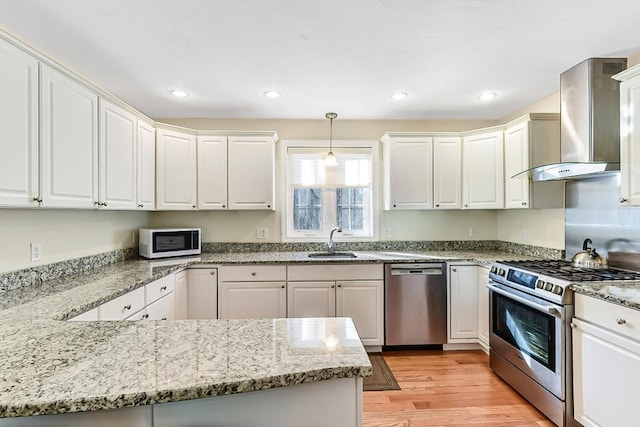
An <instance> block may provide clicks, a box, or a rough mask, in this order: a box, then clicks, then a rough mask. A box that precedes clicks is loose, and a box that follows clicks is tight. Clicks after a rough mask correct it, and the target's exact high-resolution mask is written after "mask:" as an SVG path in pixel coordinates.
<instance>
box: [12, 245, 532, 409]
mask: <svg viewBox="0 0 640 427" xmlns="http://www.w3.org/2000/svg"><path fill="white" fill-rule="evenodd" d="M357 255H358V256H357V258H355V259H345V260H339V261H338V260H327V259H309V258H308V257H307V253H302V252H260V253H223V254H202V256H200V257H198V258H196V259H191V258H189V259H182V260H179V259H177V260H176V259H174V260H171V261H170V262H169V264H171V265H165V264H167V262H166V261H160V262H153V261H147V260H131V261H123V262H118V263H115V264H112V265H109V266H106V267H101V268H98V269H95V270H92V271H90V272H88V273H83V274H77V275H72V276H66V277H61V278H58V279H55V280H49V281H44V282H42V283H39V284H37V285H32V286H26V287H21V288H18V289H14V290H11V291H6V292H4V293H2V296H1V298H0V417H14V416H28V415H41V414H56V413H64V412H77V411H88V410H97V409H107V408H119V407H124V406H139V405H148V404H154V403H164V402H171V401H180V400H187V399H193V398H200V397H207V396H217V395H223V394H233V393H241V392H247V391H254V390H261V389H267V388H273V387H281V386H286V385H293V384H299V383H304V382H313V381H319V380H324V379H329V378H342V377H356V376H367V375H370V373H371V365H370V363H369V359H368V357H367V355H366V352H365V350H364V348H363V346H362V344H361V342H360V340H359V338H358V336H357V333H356V330H355V327H354V326H353V323H352V321H351V320H350V319H344V318H331V319H263V320H176V321H166V322H158V321H140V322H128V321H120V322H113V321H112V322H104V321H96V322H66V321H64V320H66V319H69V318H71V317H73V316H75V315H77V314H79V313H82V312H84V311H87V310H89V309H91V308H94V307H97V306H99V305H100V304H102V303H104V302H106V301H109V300H111V299H113V298H115V297H117V296H120V295H123V294H125V293H127V292H130V291H131V290H133V289H136V288H139V287H141V286H144V285H145V284H147V283H150V282H152V281H154V280H157V279H159V278H161V277H164V276H165V275H167V274H170V273H171V272H174V271H177V270H179V269H182V268H184V267H185V266H187V265H191V264H207V265H212V266H213V265H223V264H255V263H271V264H280V263H282V264H292V263H315V264H317V263H326V262H332V263H335V262H339V263H354V262H356V263H363V262H366V263H371V262H375V263H381V262H425V261H469V262H479V263H488V262H491V261H495V260H499V259H500V260H502V259H525V258H530V257H527V256H523V255H515V254H512V253H505V252H466V251H448V252H421V253H417V254H413V255H407V254H403V253H392V252H357ZM176 262H177V264H176ZM302 330H304V331H305V333H304V334H302V333H301V331H302ZM320 330H324V331H326V333H325V334H324V335H323V336H315V335H314V334H312V335H313V336H312V337H311V338H309V337H308V336H309V332H310V331H313V332H314V333H315V331H320ZM327 334H331V335H332V336H335V337H336V338H338V340H339V341H338V345H337V346H336V348H335V349H332V348H328V346H327V345H326V344H325V341H324V338H326V336H327ZM316 335H317V333H316Z"/></svg>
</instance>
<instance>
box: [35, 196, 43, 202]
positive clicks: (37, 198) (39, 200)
mask: <svg viewBox="0 0 640 427" xmlns="http://www.w3.org/2000/svg"><path fill="white" fill-rule="evenodd" d="M33 201H34V202H38V203H42V197H34V198H33Z"/></svg>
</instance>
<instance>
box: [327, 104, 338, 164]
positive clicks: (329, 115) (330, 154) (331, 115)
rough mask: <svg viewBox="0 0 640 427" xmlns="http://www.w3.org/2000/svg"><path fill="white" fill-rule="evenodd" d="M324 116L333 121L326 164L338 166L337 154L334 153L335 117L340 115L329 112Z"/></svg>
mask: <svg viewBox="0 0 640 427" xmlns="http://www.w3.org/2000/svg"><path fill="white" fill-rule="evenodd" d="M324 116H325V117H326V118H327V119H329V120H330V121H331V128H330V133H329V152H328V153H327V156H326V157H325V158H324V164H325V166H338V160H337V159H336V155H335V154H333V119H335V118H336V117H338V115H337V114H336V113H327V114H325V115H324Z"/></svg>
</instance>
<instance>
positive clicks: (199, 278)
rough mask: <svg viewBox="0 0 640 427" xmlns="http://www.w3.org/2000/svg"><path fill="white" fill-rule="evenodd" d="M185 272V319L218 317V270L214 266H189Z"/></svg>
mask: <svg viewBox="0 0 640 427" xmlns="http://www.w3.org/2000/svg"><path fill="white" fill-rule="evenodd" d="M186 273H187V317H185V318H186V319H217V318H218V272H217V269H215V268H190V269H189V270H187V271H186Z"/></svg>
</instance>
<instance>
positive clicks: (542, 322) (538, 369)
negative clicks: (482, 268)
mask: <svg viewBox="0 0 640 427" xmlns="http://www.w3.org/2000/svg"><path fill="white" fill-rule="evenodd" d="M603 280H607V281H609V280H640V273H635V272H633V271H628V270H620V269H615V268H609V269H597V270H594V269H586V268H576V267H574V266H572V265H571V263H570V262H569V261H565V260H530V261H503V262H498V263H494V264H493V265H492V266H491V270H490V271H489V283H488V284H487V287H488V288H489V295H490V302H489V305H490V313H491V314H490V321H491V324H490V333H489V346H490V352H489V354H490V365H491V368H492V369H493V371H494V372H495V373H496V374H498V375H499V376H500V377H501V378H502V379H503V380H505V381H506V382H507V383H508V384H509V385H511V387H513V388H514V389H515V390H516V391H517V392H518V393H520V394H521V395H522V396H524V397H525V398H526V399H527V400H528V401H529V402H530V403H531V404H533V405H534V406H535V407H536V408H538V409H539V410H540V412H542V413H543V414H545V415H546V416H547V417H548V418H549V419H550V420H551V421H553V422H554V423H555V424H556V425H558V426H561V427H565V426H574V425H579V424H578V423H577V422H576V421H575V420H574V419H573V386H572V375H571V374H572V369H573V365H572V357H571V318H572V317H573V314H574V306H573V300H574V298H573V291H572V290H571V287H570V286H571V284H573V283H584V282H595V281H603Z"/></svg>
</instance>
